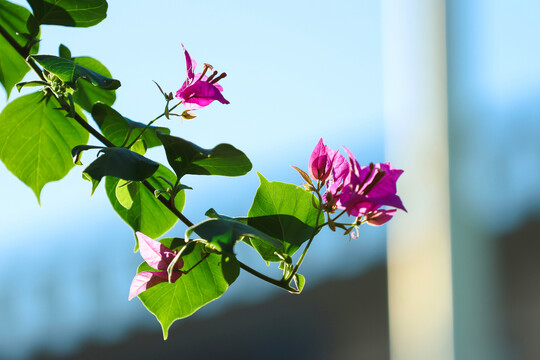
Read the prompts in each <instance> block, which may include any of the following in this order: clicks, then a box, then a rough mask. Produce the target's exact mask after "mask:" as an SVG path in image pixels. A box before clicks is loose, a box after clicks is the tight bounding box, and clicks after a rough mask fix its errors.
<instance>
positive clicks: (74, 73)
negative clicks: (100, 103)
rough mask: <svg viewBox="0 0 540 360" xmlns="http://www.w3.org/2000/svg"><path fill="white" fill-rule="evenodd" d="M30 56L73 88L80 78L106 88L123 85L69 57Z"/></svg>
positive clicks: (113, 88)
mask: <svg viewBox="0 0 540 360" xmlns="http://www.w3.org/2000/svg"><path fill="white" fill-rule="evenodd" d="M30 57H31V58H32V59H34V60H35V61H36V62H37V63H38V64H40V65H41V66H43V68H44V69H45V70H47V71H48V72H50V73H51V74H54V75H56V76H58V78H60V80H62V81H63V82H65V83H66V84H68V85H69V86H70V87H71V88H72V89H77V84H76V82H77V80H78V79H85V80H87V81H89V82H90V83H91V84H92V85H94V86H97V87H99V88H101V89H106V90H115V89H118V88H119V87H120V85H121V84H120V81H118V80H115V79H111V78H108V77H106V76H103V75H102V74H99V73H97V72H95V71H92V70H90V69H87V68H85V67H83V66H81V65H78V64H76V63H75V62H73V61H71V60H68V59H64V58H61V57H58V56H52V55H31V56H30Z"/></svg>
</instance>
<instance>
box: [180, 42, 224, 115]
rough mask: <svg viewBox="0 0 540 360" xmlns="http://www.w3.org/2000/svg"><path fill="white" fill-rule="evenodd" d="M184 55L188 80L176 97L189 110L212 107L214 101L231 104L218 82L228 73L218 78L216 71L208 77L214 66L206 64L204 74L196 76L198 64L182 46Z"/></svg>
mask: <svg viewBox="0 0 540 360" xmlns="http://www.w3.org/2000/svg"><path fill="white" fill-rule="evenodd" d="M182 49H184V55H185V57H186V69H187V79H186V81H184V83H183V84H182V87H181V88H180V89H179V90H178V91H177V92H176V97H177V98H178V99H180V100H182V102H183V103H184V106H185V107H186V108H187V109H188V110H197V109H200V108H203V107H205V106H208V105H210V104H211V103H212V102H213V101H214V100H217V101H219V102H220V103H222V104H229V101H227V100H226V99H225V98H224V97H223V95H221V92H222V91H223V88H222V87H221V85H219V84H218V83H217V82H218V81H219V80H221V79H223V78H224V77H226V76H227V74H226V73H221V75H219V76H217V77H216V75H217V74H218V72H217V71H214V72H213V73H212V74H211V75H210V76H209V77H207V76H206V72H207V71H208V70H210V71H211V70H212V69H213V68H212V66H211V65H208V64H204V69H203V72H202V73H198V74H195V68H196V67H197V63H196V62H195V60H192V59H191V56H189V53H188V52H187V50H186V48H185V47H184V45H183V44H182Z"/></svg>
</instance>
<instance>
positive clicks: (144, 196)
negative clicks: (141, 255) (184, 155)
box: [105, 165, 185, 249]
mask: <svg viewBox="0 0 540 360" xmlns="http://www.w3.org/2000/svg"><path fill="white" fill-rule="evenodd" d="M160 177H164V178H165V179H167V180H168V181H170V182H171V183H173V184H174V183H175V182H176V177H175V176H174V174H173V173H172V171H170V170H169V169H167V168H166V167H164V166H163V165H160V167H159V169H158V170H157V171H156V172H155V173H154V175H152V176H151V177H149V178H148V179H147V181H148V182H149V183H150V184H152V186H153V187H154V188H156V189H158V190H165V189H167V187H170V186H169V185H168V184H167V183H166V182H165V181H164V180H163V179H161V178H160ZM119 182H120V179H117V178H114V177H106V178H105V190H106V192H107V197H108V198H109V201H110V202H111V205H112V207H113V209H114V210H115V211H116V212H117V213H118V215H119V216H120V217H121V218H122V219H123V220H124V221H125V222H126V223H127V224H128V225H129V226H130V227H131V228H132V229H133V231H140V232H142V233H143V234H146V235H148V236H150V237H151V238H153V239H156V238H159V237H160V236H162V235H163V234H165V233H166V232H167V231H169V230H170V229H171V228H172V227H173V226H174V224H176V222H177V221H178V218H177V217H176V216H175V215H174V214H172V213H171V212H170V211H169V209H167V207H165V205H163V204H162V203H161V202H160V201H159V200H158V199H156V197H155V196H154V194H152V193H151V192H150V191H148V189H147V188H146V187H145V186H144V185H143V184H141V183H139V182H137V183H134V184H135V187H136V190H133V194H132V195H131V196H132V199H133V203H132V205H131V207H130V208H129V209H126V208H125V207H124V206H122V204H120V202H119V201H118V199H117V197H116V189H117V186H118V183H119ZM163 196H164V197H165V198H167V199H169V197H168V196H169V194H167V193H163ZM184 200H185V196H184V192H183V191H181V192H179V193H178V195H176V198H175V205H176V208H177V209H178V210H179V211H182V209H183V208H184ZM135 239H136V238H135ZM135 249H137V246H136V247H135Z"/></svg>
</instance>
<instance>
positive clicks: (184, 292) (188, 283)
mask: <svg viewBox="0 0 540 360" xmlns="http://www.w3.org/2000/svg"><path fill="white" fill-rule="evenodd" d="M176 240H178V239H176ZM161 243H162V244H163V245H165V246H167V247H168V248H170V249H171V250H179V249H180V248H181V247H182V246H185V243H183V242H181V241H177V243H176V244H175V243H174V239H162V240H161ZM182 260H183V261H184V266H183V268H182V270H183V271H187V270H189V269H191V270H190V271H189V272H188V273H187V274H183V275H182V276H180V278H179V279H178V280H176V281H175V282H174V283H168V282H164V283H161V284H158V285H155V286H153V287H151V288H149V289H148V290H146V291H144V292H142V293H141V294H139V295H138V296H139V299H140V300H141V302H142V303H143V304H144V306H145V307H146V308H147V309H148V311H150V312H151V313H152V314H154V315H155V317H156V318H157V320H158V321H159V322H160V324H161V327H162V329H163V338H164V339H167V336H168V332H169V327H170V326H171V324H172V323H173V322H174V321H176V320H178V319H182V318H185V317H187V316H190V315H191V314H193V313H194V312H195V311H197V310H198V309H200V308H201V307H203V306H204V305H206V304H208V303H209V302H211V301H213V300H215V299H217V298H219V297H221V295H223V294H224V293H225V291H227V289H228V288H229V286H230V285H231V284H232V283H233V282H234V281H235V280H236V278H237V277H238V274H239V273H240V266H239V264H238V261H236V259H235V258H234V257H232V256H226V255H219V254H208V253H206V252H205V251H204V245H203V244H195V248H194V249H193V251H191V252H190V253H189V254H187V255H185V256H182ZM201 260H202V261H201ZM199 262H200V263H199ZM197 263H198V264H197ZM141 271H155V269H152V268H151V267H150V266H149V265H148V264H146V263H143V264H141V265H140V266H139V269H138V270H137V272H141Z"/></svg>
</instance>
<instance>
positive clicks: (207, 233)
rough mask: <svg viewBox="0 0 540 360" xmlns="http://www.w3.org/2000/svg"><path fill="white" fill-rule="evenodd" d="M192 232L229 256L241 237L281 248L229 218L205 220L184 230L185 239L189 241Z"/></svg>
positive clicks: (255, 231)
mask: <svg viewBox="0 0 540 360" xmlns="http://www.w3.org/2000/svg"><path fill="white" fill-rule="evenodd" d="M194 232H195V233H196V234H197V235H199V236H200V237H201V238H202V239H204V240H206V241H208V243H209V244H212V246H213V247H214V248H215V249H216V250H218V251H220V252H224V253H227V254H230V255H233V254H234V251H233V248H234V244H235V243H236V241H238V240H240V239H242V238H243V237H249V238H254V239H257V240H258V241H261V242H266V243H268V244H270V245H271V246H274V247H276V248H282V245H281V244H280V243H279V242H278V241H276V240H274V239H273V238H272V237H270V236H268V235H266V234H265V233H263V232H262V231H259V230H257V229H255V228H254V227H251V226H249V225H246V224H244V223H242V222H240V221H237V220H235V219H232V218H229V217H227V218H217V219H215V218H213V219H206V220H204V221H202V222H200V223H198V224H195V225H193V226H191V227H189V228H188V229H187V230H186V235H185V237H186V239H189V237H190V236H191V234H192V233H194Z"/></svg>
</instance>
